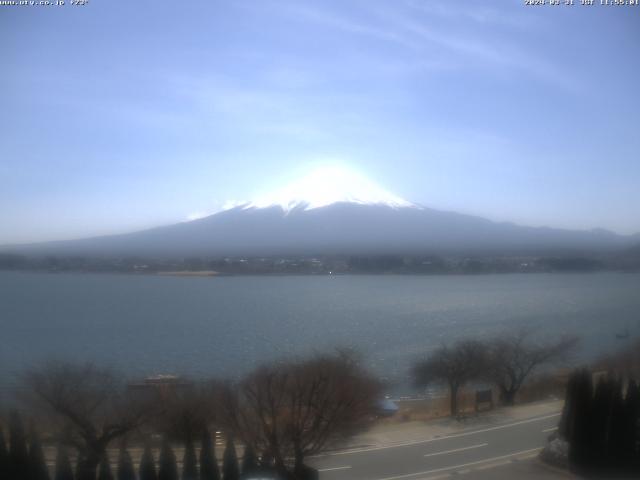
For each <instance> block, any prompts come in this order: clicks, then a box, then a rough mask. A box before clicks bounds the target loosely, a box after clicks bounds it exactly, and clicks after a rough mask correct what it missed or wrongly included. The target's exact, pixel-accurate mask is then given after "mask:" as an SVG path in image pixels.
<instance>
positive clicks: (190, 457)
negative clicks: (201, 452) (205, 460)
mask: <svg viewBox="0 0 640 480" xmlns="http://www.w3.org/2000/svg"><path fill="white" fill-rule="evenodd" d="M182 480H198V458H197V457H196V449H195V447H194V446H193V442H192V441H191V439H188V440H187V441H186V443H185V446H184V456H183V458H182Z"/></svg>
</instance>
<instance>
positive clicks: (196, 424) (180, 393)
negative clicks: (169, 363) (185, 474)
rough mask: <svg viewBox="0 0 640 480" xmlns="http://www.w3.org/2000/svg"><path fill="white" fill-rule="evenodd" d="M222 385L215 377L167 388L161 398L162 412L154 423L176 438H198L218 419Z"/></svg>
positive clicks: (182, 439)
mask: <svg viewBox="0 0 640 480" xmlns="http://www.w3.org/2000/svg"><path fill="white" fill-rule="evenodd" d="M220 389H221V385H220V384H218V383H216V382H214V381H211V382H207V383H194V384H190V385H189V386H188V387H185V388H182V389H176V390H172V391H169V392H166V393H165V395H163V396H162V398H160V399H159V408H160V411H161V415H159V416H158V417H157V419H156V420H155V422H154V423H155V425H154V426H155V427H156V429H157V430H159V431H161V432H162V433H163V434H165V435H166V436H169V437H170V438H172V439H178V440H180V441H182V442H186V443H189V442H194V441H195V440H196V439H199V438H201V437H202V434H203V433H204V432H205V431H206V429H207V427H208V426H209V424H210V423H212V422H214V421H215V420H216V404H217V402H218V396H219V392H220Z"/></svg>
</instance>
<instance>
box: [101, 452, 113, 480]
mask: <svg viewBox="0 0 640 480" xmlns="http://www.w3.org/2000/svg"><path fill="white" fill-rule="evenodd" d="M98 480H113V472H112V471H111V462H110V461H109V454H108V453H107V452H106V451H105V452H104V455H103V456H102V460H100V466H99V467H98Z"/></svg>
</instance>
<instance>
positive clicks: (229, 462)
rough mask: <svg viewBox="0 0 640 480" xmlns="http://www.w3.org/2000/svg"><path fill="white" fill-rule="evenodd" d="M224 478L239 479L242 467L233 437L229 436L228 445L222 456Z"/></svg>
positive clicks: (226, 479)
mask: <svg viewBox="0 0 640 480" xmlns="http://www.w3.org/2000/svg"><path fill="white" fill-rule="evenodd" d="M222 478H223V480H239V478H240V468H239V466H238V455H236V447H235V445H234V443H233V437H228V438H227V445H226V447H225V449H224V455H223V457H222Z"/></svg>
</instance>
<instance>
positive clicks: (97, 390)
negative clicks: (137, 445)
mask: <svg viewBox="0 0 640 480" xmlns="http://www.w3.org/2000/svg"><path fill="white" fill-rule="evenodd" d="M24 380H25V386H26V389H25V391H26V393H27V395H28V397H29V399H30V400H31V402H32V404H33V406H34V407H35V408H37V409H38V410H39V411H40V412H41V413H43V414H44V415H45V416H46V417H47V418H48V419H49V420H50V421H51V422H52V423H53V425H54V426H55V427H56V428H57V431H58V432H64V438H63V439H62V440H63V441H64V442H66V443H68V444H70V445H73V446H74V447H76V448H77V449H78V453H79V456H80V457H81V458H83V461H82V463H81V465H80V468H79V475H78V480H94V479H95V478H96V470H97V467H98V465H99V463H100V460H101V459H102V458H103V456H104V454H105V451H106V448H107V446H108V445H109V443H110V442H111V441H112V440H114V439H116V438H118V437H122V436H124V435H126V434H127V433H129V432H130V431H132V430H133V429H135V428H137V427H138V426H140V425H141V424H142V423H144V422H145V421H146V420H147V419H148V418H149V416H150V415H151V414H152V412H153V408H151V406H150V405H149V402H148V401H146V400H143V399H141V398H136V397H134V396H132V395H131V394H129V393H128V391H127V389H126V386H125V385H124V383H123V382H122V381H121V379H120V378H118V377H117V376H116V375H115V374H114V373H113V372H112V371H111V370H109V369H105V368H99V367H97V366H95V365H92V364H74V363H50V364H47V365H44V366H42V367H40V368H37V369H33V370H31V371H29V372H27V374H26V375H25V378H24Z"/></svg>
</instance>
